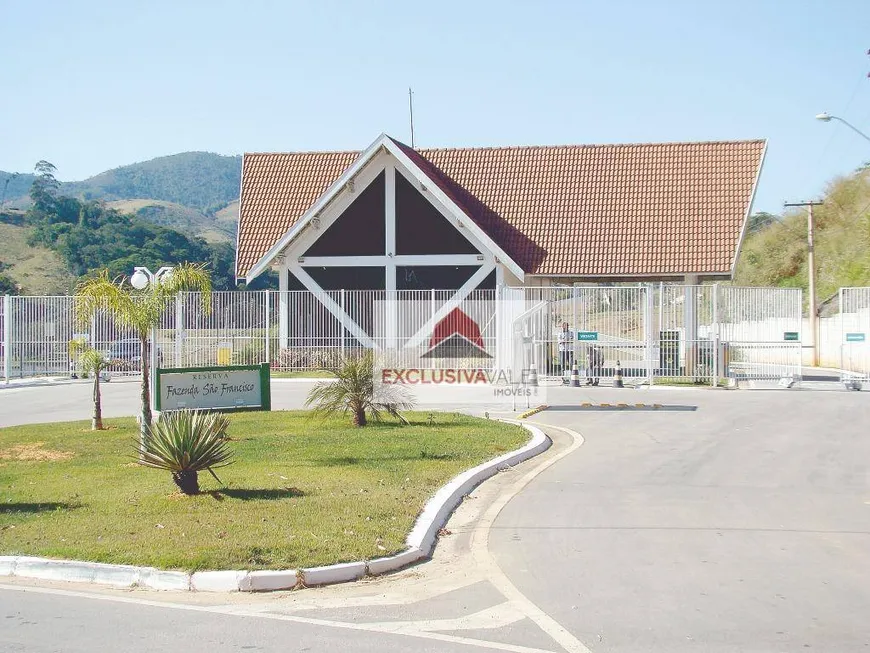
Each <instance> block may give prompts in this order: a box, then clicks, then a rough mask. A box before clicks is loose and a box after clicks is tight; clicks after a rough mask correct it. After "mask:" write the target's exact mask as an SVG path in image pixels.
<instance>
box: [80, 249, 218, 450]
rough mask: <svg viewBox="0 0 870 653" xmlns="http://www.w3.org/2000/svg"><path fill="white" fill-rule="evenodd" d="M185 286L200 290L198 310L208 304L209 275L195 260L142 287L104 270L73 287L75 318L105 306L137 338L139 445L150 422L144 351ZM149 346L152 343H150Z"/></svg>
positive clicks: (87, 316)
mask: <svg viewBox="0 0 870 653" xmlns="http://www.w3.org/2000/svg"><path fill="white" fill-rule="evenodd" d="M185 290H199V291H201V293H202V294H201V298H202V310H203V311H204V312H206V313H207V312H208V311H209V308H210V307H211V277H210V276H209V273H208V271H207V270H206V268H205V266H204V265H202V264H197V263H182V264H180V265H177V266H175V267H174V268H173V269H172V272H171V273H169V274H167V275H165V276H164V277H162V278H161V279H160V280H159V281H158V282H155V283H150V284H148V287H147V288H145V289H144V290H141V291H140V290H136V289H135V288H133V287H132V286H131V285H130V284H129V280H128V279H127V278H126V277H121V278H120V279H119V280H117V281H115V280H112V279H111V278H109V272H108V270H105V269H104V270H102V271H101V272H100V273H99V274H98V275H97V276H95V277H92V278H90V279H86V280H85V281H82V282H81V283H80V284H79V285H78V287H77V288H76V302H75V310H76V315H77V317H78V319H79V320H88V319H90V316H91V315H93V314H94V312H96V311H98V310H107V311H109V312H110V313H111V314H112V315H113V316H114V317H115V320H116V321H117V322H118V324H120V325H121V326H123V327H127V328H129V329H132V330H133V331H134V332H135V333H136V337H138V338H139V352H140V355H141V358H142V389H141V393H140V398H141V401H142V408H141V411H140V416H141V422H140V426H139V438H140V445H141V446H142V447H144V446H145V444H146V443H147V439H148V432H149V431H148V429H149V427H150V425H151V419H152V417H151V386H150V378H151V369H150V368H151V366H150V358H149V355H148V348H149V336H150V335H151V330H152V329H155V328H156V327H157V326H158V325H159V324H160V319H161V317H162V316H163V312H164V311H165V310H166V308H167V306H168V304H169V302H170V301H172V300H173V299H175V297H176V296H178V293H180V292H182V291H185ZM151 344H152V346H153V343H151Z"/></svg>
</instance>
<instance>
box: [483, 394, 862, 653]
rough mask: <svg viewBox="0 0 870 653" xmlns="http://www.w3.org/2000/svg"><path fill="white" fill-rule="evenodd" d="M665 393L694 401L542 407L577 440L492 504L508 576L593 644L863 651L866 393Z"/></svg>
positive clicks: (667, 398) (496, 546) (496, 547)
mask: <svg viewBox="0 0 870 653" xmlns="http://www.w3.org/2000/svg"><path fill="white" fill-rule="evenodd" d="M638 394H644V393H634V394H632V395H631V397H632V399H633V398H634V397H636V396H637V395H638ZM602 396H605V395H602ZM615 396H617V395H615V394H612V393H611V394H608V395H607V398H612V397H615ZM624 396H625V395H623V398H624ZM656 397H657V399H656V400H657V401H661V402H662V403H664V404H670V405H679V406H682V407H683V408H686V409H691V408H692V407H695V408H696V409H695V410H679V411H668V410H666V409H663V410H659V411H652V412H641V411H620V412H605V411H599V412H588V411H587V412H578V411H577V410H576V408H574V409H569V410H549V411H546V412H543V413H540V414H538V415H537V416H536V417H535V418H534V419H537V420H539V421H541V422H545V423H548V424H557V425H566V426H570V427H572V428H574V429H576V430H578V431H579V432H581V433H582V434H583V436H584V438H585V444H584V445H583V446H582V447H581V448H580V449H579V450H578V451H577V452H576V453H575V454H573V455H572V456H570V457H568V458H565V459H563V460H561V461H560V462H558V463H556V464H555V465H554V466H553V467H551V468H550V469H549V470H547V471H546V472H544V473H543V474H542V475H540V476H539V477H537V478H536V479H535V481H534V482H533V483H532V484H531V485H529V486H528V487H527V488H526V490H525V491H523V492H522V493H521V494H520V495H518V496H517V497H516V498H515V499H514V500H513V501H511V502H510V503H509V504H508V505H507V506H506V508H505V509H504V510H503V511H502V513H501V514H500V515H499V519H498V520H497V521H496V523H495V528H494V529H493V531H492V532H491V534H490V550H491V551H492V553H493V555H494V556H495V558H496V560H497V561H498V563H499V565H500V566H501V568H502V569H504V570H505V572H506V573H507V575H508V576H509V578H511V580H512V581H513V582H514V583H515V584H516V585H517V587H518V588H519V589H520V590H521V591H522V592H523V593H524V594H525V595H526V596H527V597H528V598H529V599H530V600H531V601H532V602H533V603H535V604H537V605H538V606H539V607H541V608H542V609H544V610H545V611H546V612H547V613H548V614H549V615H550V616H552V617H553V618H555V619H556V621H558V622H559V623H561V624H562V625H563V626H565V627H566V628H567V629H568V630H569V631H571V632H572V633H573V634H574V635H575V636H576V637H577V638H578V639H579V640H580V641H582V642H583V643H584V644H585V645H586V646H588V647H589V648H590V649H591V650H593V651H619V652H622V651H661V652H663V653H664V652H674V651H689V650H693V651H694V650H703V651H716V652H725V651H735V652H736V651H798V650H823V651H857V650H862V651H863V650H868V648H870V619H868V614H870V585H868V583H867V579H868V578H870V437H868V432H867V424H868V418H870V396H868V395H867V394H866V393H860V394H859V393H847V392H815V393H813V392H793V391H769V392H764V391H759V392H699V391H671V392H670V394H669V395H664V393H656ZM662 397H664V398H662ZM553 403H557V402H553ZM564 403H566V404H567V403H569V402H564ZM570 403H572V404H574V405H575V406H576V404H575V402H570ZM665 408H667V406H666V407H665Z"/></svg>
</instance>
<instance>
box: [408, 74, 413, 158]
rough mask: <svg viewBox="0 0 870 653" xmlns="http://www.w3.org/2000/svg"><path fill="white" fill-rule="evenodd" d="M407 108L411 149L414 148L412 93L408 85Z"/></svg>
mask: <svg viewBox="0 0 870 653" xmlns="http://www.w3.org/2000/svg"><path fill="white" fill-rule="evenodd" d="M408 110H409V111H410V113H411V149H414V93H413V92H412V91H411V87H410V86H409V87H408Z"/></svg>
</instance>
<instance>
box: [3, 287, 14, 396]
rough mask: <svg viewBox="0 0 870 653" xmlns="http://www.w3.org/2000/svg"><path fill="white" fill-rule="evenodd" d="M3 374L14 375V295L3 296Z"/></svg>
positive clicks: (7, 380) (7, 381) (7, 376)
mask: <svg viewBox="0 0 870 653" xmlns="http://www.w3.org/2000/svg"><path fill="white" fill-rule="evenodd" d="M3 376H4V377H5V378H6V383H7V385H8V383H9V377H11V376H12V296H11V295H4V296H3Z"/></svg>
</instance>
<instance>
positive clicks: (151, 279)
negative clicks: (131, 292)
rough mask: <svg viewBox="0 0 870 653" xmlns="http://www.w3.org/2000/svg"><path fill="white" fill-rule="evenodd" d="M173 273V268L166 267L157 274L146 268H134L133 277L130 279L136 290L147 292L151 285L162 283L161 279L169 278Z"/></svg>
mask: <svg viewBox="0 0 870 653" xmlns="http://www.w3.org/2000/svg"><path fill="white" fill-rule="evenodd" d="M171 273H172V267H171V266H168V265H164V266H163V267H162V268H160V269H159V270H157V272H153V273H152V272H151V270H149V269H148V268H146V267H135V268H133V275H132V276H131V277H130V285H131V286H133V287H134V288H135V289H136V290H145V289H146V288H147V287H148V286H149V284H152V283H160V281H161V279H164V278H165V277H167V276H169V275H170V274H171Z"/></svg>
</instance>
